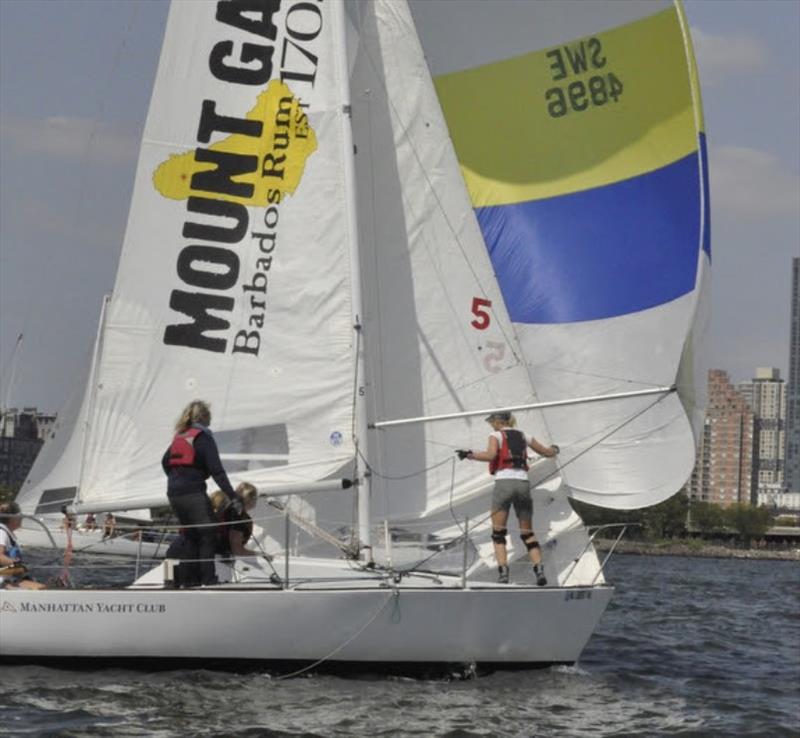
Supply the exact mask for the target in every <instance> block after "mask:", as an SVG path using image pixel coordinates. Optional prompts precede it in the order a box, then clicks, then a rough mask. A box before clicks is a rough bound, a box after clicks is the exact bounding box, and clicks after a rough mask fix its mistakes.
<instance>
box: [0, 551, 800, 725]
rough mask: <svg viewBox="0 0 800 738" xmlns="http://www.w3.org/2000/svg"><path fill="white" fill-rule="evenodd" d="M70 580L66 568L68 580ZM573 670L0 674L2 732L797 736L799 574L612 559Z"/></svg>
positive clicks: (672, 560)
mask: <svg viewBox="0 0 800 738" xmlns="http://www.w3.org/2000/svg"><path fill="white" fill-rule="evenodd" d="M79 571H80V570H79ZM607 572H608V575H609V579H610V580H611V581H613V582H614V584H615V585H616V587H617V591H616V595H615V597H614V599H613V600H612V603H611V605H610V607H609V609H608V611H607V612H606V614H605V616H604V617H603V620H602V621H601V623H600V626H599V628H598V630H597V631H596V633H595V635H594V637H593V638H592V640H591V641H590V642H589V645H588V647H587V648H586V650H585V651H584V653H583V656H582V658H581V660H580V663H579V664H578V665H576V666H574V667H569V668H567V667H554V668H550V669H544V670H540V671H531V672H511V673H503V672H495V673H492V674H487V675H481V676H478V677H476V678H473V679H469V680H458V679H452V680H448V679H439V680H427V681H426V680H415V679H406V678H397V677H380V676H375V675H364V676H361V677H357V678H354V677H350V678H341V677H335V676H319V675H318V676H307V677H300V678H295V679H289V680H283V681H282V680H277V679H275V678H274V677H273V676H272V675H270V674H268V673H259V672H255V673H253V672H250V673H244V674H231V673H226V672H213V671H206V670H202V669H197V670H188V669H183V670H179V671H166V672H158V673H143V672H137V671H131V670H125V669H100V670H96V671H85V670H84V671H70V670H65V669H51V668H44V667H39V666H5V667H1V669H2V671H1V672H0V674H1V676H0V680H1V681H2V684H3V688H2V704H0V735H2V734H5V735H9V736H22V735H26V736H111V735H113V736H164V737H165V738H166V737H168V736H169V737H171V736H181V737H184V736H247V737H248V738H253V737H254V736H298V735H299V736H453V737H455V736H559V737H560V736H698V737H701V736H702V737H706V736H719V737H720V738H722V737H725V738H727V737H728V736H753V737H755V736H800V564H798V563H797V562H790V561H749V560H729V559H724V560H720V559H699V558H696V559H693V558H684V557H672V556H664V557H649V556H617V557H615V558H614V559H612V561H611V562H610V564H609V566H608V568H607Z"/></svg>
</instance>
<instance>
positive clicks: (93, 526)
mask: <svg viewBox="0 0 800 738" xmlns="http://www.w3.org/2000/svg"><path fill="white" fill-rule="evenodd" d="M83 529H84V530H85V531H92V530H97V520H96V519H95V517H94V514H93V513H89V514H88V515H87V516H86V518H85V519H84V521H83Z"/></svg>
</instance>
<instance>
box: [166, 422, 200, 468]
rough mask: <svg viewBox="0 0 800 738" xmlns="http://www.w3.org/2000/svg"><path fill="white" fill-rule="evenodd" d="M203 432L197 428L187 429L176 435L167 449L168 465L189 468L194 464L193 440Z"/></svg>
mask: <svg viewBox="0 0 800 738" xmlns="http://www.w3.org/2000/svg"><path fill="white" fill-rule="evenodd" d="M202 432H203V431H202V430H200V429H199V428H189V429H188V430H185V431H183V433H178V434H176V435H175V438H173V439H172V445H171V446H170V447H169V462H168V463H169V465H170V466H191V465H192V464H194V457H195V454H194V439H195V438H197V436H199V435H200V434H201V433H202Z"/></svg>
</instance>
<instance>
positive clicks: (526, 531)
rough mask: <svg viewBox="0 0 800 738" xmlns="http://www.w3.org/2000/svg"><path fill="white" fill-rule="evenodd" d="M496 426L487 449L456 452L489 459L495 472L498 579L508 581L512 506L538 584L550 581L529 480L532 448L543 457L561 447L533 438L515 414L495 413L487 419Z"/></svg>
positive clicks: (494, 532)
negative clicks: (519, 425) (536, 528)
mask: <svg viewBox="0 0 800 738" xmlns="http://www.w3.org/2000/svg"><path fill="white" fill-rule="evenodd" d="M486 422H487V423H489V425H491V426H492V433H491V434H490V435H489V443H488V445H487V448H486V451H462V450H459V451H456V453H457V454H458V456H459V458H460V459H462V460H463V459H472V460H474V461H488V462H489V473H490V474H493V475H494V478H495V483H494V492H493V493H492V542H493V543H494V553H495V557H496V559H497V569H498V572H499V576H498V580H499V581H500V583H501V584H507V583H508V553H507V551H506V535H507V534H508V529H507V527H506V525H507V523H508V513H509V510H510V509H511V506H512V505H513V506H514V512H516V514H517V519H518V520H519V535H520V538H521V539H522V542H523V543H524V544H525V547H526V548H527V549H528V556H529V557H530V559H531V563H532V564H533V571H534V573H535V574H536V583H537V584H538V585H539V586H540V587H543V586H544V585H545V584H547V579H546V578H545V575H544V567H543V566H542V553H541V550H540V548H539V542H538V541H537V540H536V536H535V535H534V532H533V499H532V498H531V490H530V483H529V481H528V448H531V449H533V450H534V451H535V452H536V453H537V454H539V455H541V456H547V457H552V456H555V455H556V454H557V453H558V446H555V445H554V446H544V445H542V444H541V443H539V441H537V440H536V439H535V438H533V437H531V438H530V439H529V438H528V437H527V436H526V435H525V434H524V433H523V432H522V431H520V430H517V429H516V428H515V427H514V426H515V425H516V420H515V418H514V416H513V415H512V414H511V413H492V414H491V415H489V416H488V417H487V418H486Z"/></svg>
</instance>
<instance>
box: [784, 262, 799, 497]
mask: <svg viewBox="0 0 800 738" xmlns="http://www.w3.org/2000/svg"><path fill="white" fill-rule="evenodd" d="M791 310H792V313H791V328H790V336H789V382H788V384H787V386H786V434H785V436H786V438H785V451H784V455H785V473H784V485H785V487H786V490H787V492H798V493H800V257H795V258H794V259H792V295H791Z"/></svg>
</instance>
